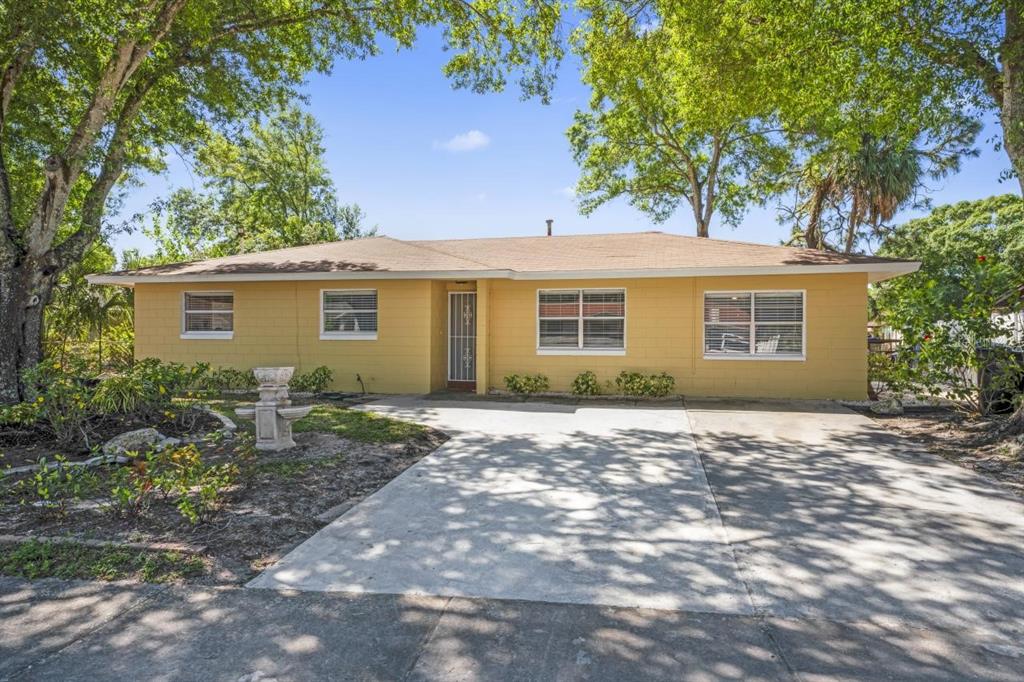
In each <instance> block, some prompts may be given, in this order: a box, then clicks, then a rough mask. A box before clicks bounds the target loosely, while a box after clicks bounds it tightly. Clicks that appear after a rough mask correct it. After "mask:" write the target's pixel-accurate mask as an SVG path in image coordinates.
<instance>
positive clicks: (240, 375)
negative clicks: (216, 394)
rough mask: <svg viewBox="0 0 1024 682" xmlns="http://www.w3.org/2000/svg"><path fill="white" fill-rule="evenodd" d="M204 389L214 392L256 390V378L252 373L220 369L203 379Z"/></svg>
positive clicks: (225, 368)
mask: <svg viewBox="0 0 1024 682" xmlns="http://www.w3.org/2000/svg"><path fill="white" fill-rule="evenodd" d="M201 385H202V387H203V388H206V389H209V390H212V391H244V390H249V389H254V388H256V385H257V384H256V377H255V375H253V373H252V371H251V370H250V371H244V370H240V369H235V368H234V367H220V368H218V369H215V370H212V371H210V372H208V373H207V374H206V376H205V377H204V378H203V382H202V384H201Z"/></svg>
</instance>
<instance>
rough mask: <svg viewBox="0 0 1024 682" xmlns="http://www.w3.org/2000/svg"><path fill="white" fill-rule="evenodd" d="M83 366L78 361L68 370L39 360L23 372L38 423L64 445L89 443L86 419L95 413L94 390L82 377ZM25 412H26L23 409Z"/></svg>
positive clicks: (83, 373) (57, 364)
mask: <svg viewBox="0 0 1024 682" xmlns="http://www.w3.org/2000/svg"><path fill="white" fill-rule="evenodd" d="M84 376H85V366H84V365H83V364H81V363H80V362H78V361H75V362H73V363H69V366H68V368H67V369H65V368H64V366H62V365H61V364H60V363H59V362H51V361H49V360H47V361H46V362H41V363H39V364H38V365H36V366H35V367H33V368H31V369H28V370H26V371H25V373H24V375H23V378H24V380H25V384H26V385H27V386H28V387H29V391H30V395H31V396H32V403H33V404H34V406H35V407H34V409H35V410H36V413H37V415H38V423H39V424H41V425H42V426H44V427H45V428H46V429H47V430H49V431H50V432H51V433H52V434H53V437H54V439H55V440H56V441H57V442H58V443H59V444H60V445H63V446H72V445H77V444H79V443H82V442H88V422H89V419H90V417H92V416H93V415H94V414H95V410H94V407H93V405H92V395H93V390H92V387H91V385H90V382H89V381H88V380H87V379H85V378H83V377H84ZM23 414H24V415H27V414H28V411H27V410H25V412H24V413H23Z"/></svg>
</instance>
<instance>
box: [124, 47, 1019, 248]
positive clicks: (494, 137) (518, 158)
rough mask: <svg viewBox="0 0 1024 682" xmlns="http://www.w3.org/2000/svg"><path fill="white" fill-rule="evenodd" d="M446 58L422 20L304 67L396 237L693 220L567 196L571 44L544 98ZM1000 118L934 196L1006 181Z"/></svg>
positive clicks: (354, 185) (584, 94)
mask: <svg viewBox="0 0 1024 682" xmlns="http://www.w3.org/2000/svg"><path fill="white" fill-rule="evenodd" d="M445 60H446V56H445V54H444V53H443V52H442V51H441V49H440V43H439V41H438V40H437V38H436V36H434V35H431V34H428V35H425V36H424V39H423V40H422V41H421V42H420V43H419V44H418V45H417V47H416V48H415V49H413V50H407V51H404V52H398V53H396V52H394V51H386V52H385V53H384V54H382V55H380V56H378V57H374V58H371V59H368V60H365V61H351V62H339V63H338V64H337V65H336V67H335V69H334V71H333V72H332V73H331V74H330V75H313V76H311V77H310V79H309V83H308V85H307V87H306V88H305V92H306V94H307V96H308V99H309V102H308V106H307V108H308V110H309V111H310V112H311V113H312V114H313V115H315V116H316V118H317V119H318V120H319V121H320V123H321V125H322V126H323V127H324V130H325V133H326V147H327V165H328V167H329V169H330V171H331V173H332V176H333V178H334V182H335V185H336V186H337V189H338V195H339V197H340V199H341V200H342V201H344V202H346V203H351V202H355V203H358V204H359V205H360V206H362V208H363V209H364V210H365V212H366V214H367V217H368V221H369V222H370V223H371V224H376V225H378V226H379V227H380V230H381V232H383V233H384V234H387V235H390V236H393V237H397V238H400V239H401V238H409V239H434V238H437V239H440V238H454V237H484V236H518V235H540V234H542V233H543V230H544V220H545V219H546V218H553V219H554V220H555V232H556V234H584V233H597V232H629V231H639V230H646V229H658V230H664V231H667V232H676V233H680V234H693V233H694V227H693V220H692V218H690V217H689V212H688V208H687V209H683V208H681V209H680V210H679V211H678V212H677V214H676V215H675V216H674V217H673V218H672V219H671V220H669V221H668V222H665V223H662V224H660V225H655V224H653V223H652V222H651V221H650V219H648V218H647V217H646V216H644V215H643V214H642V213H640V212H639V211H637V210H635V209H633V208H632V207H630V206H629V205H628V203H626V202H625V201H619V202H615V203H611V204H608V205H605V206H604V207H602V208H600V209H598V210H597V211H596V212H595V213H593V214H592V215H591V216H589V217H584V216H582V215H580V214H579V212H578V211H577V210H576V207H575V204H574V203H573V200H572V198H571V195H570V192H569V188H570V187H571V186H572V185H573V184H574V183H575V181H576V178H577V168H576V165H575V163H574V162H573V160H572V157H571V155H570V152H569V146H568V141H567V140H566V137H565V130H566V129H567V128H568V127H569V125H570V123H571V121H572V116H573V112H575V111H576V110H577V109H579V108H583V107H585V106H586V104H587V99H588V95H589V93H588V90H587V88H586V87H585V86H584V85H583V84H582V83H580V80H579V74H578V64H577V62H576V61H575V60H573V59H572V58H571V57H569V58H568V59H567V61H566V62H565V64H564V65H563V67H562V69H561V72H560V75H559V79H558V83H557V86H556V88H555V92H554V97H553V101H552V103H551V104H550V105H547V106H545V105H542V104H540V103H539V102H538V101H536V100H532V101H522V100H521V99H520V98H519V93H518V92H517V91H516V90H515V88H514V87H512V88H510V89H509V90H508V91H507V92H504V93H498V94H486V95H478V94H473V93H471V92H466V91H460V90H453V89H452V87H451V84H450V83H449V81H447V80H446V79H445V78H444V76H443V75H442V74H441V67H442V65H443V64H444V62H445ZM998 132H999V131H998V128H997V127H996V126H995V125H989V126H987V127H986V129H985V130H984V131H983V133H982V135H981V136H979V139H978V146H979V148H980V149H981V155H980V156H979V157H978V158H975V159H969V160H967V161H966V162H965V164H964V167H963V169H962V170H961V172H960V173H959V174H957V175H956V176H952V177H948V178H946V179H945V180H943V181H940V182H939V183H936V184H935V186H934V188H933V191H932V193H931V198H932V200H933V201H934V202H935V204H936V205H938V204H943V203H950V202H954V201H960V200H964V199H978V198H982V197H987V196H990V195H992V194H1000V193H1004V192H1014V191H1016V188H1017V184H1016V182H1015V181H1014V182H1003V183H999V181H998V178H999V174H1000V172H1001V171H1003V170H1004V169H1006V168H1007V167H1008V165H1009V163H1008V161H1007V159H1006V156H1005V154H1004V153H1002V152H996V151H994V150H993V149H992V144H991V141H990V140H991V139H992V138H993V137H998ZM193 184H196V185H197V184H198V179H197V178H193V177H192V176H191V174H190V173H189V172H188V169H187V168H186V166H185V165H184V164H182V163H181V162H180V161H177V160H173V159H172V163H171V166H170V169H169V170H168V172H167V173H166V174H164V175H163V176H156V177H149V178H146V179H145V182H144V184H143V186H142V187H141V188H139V189H138V190H135V191H133V192H132V194H131V196H130V197H129V198H128V200H127V202H126V205H125V207H124V210H123V215H130V214H131V213H133V212H136V211H142V210H144V209H145V208H146V206H147V205H148V204H149V203H150V202H151V201H152V200H153V199H154V198H156V197H158V196H160V195H161V193H166V192H168V191H169V188H170V187H180V186H193ZM913 215H914V213H913V212H907V213H906V214H905V215H903V216H900V217H901V218H902V219H906V218H909V217H912V216H913ZM711 234H712V237H718V238H722V239H738V240H743V241H753V242H761V243H769V244H771V243H778V241H779V240H780V239H782V238H783V237H785V236H786V228H784V227H782V226H780V225H779V224H778V222H777V220H776V217H775V210H774V209H773V208H771V207H768V208H765V209H753V210H751V211H750V212H749V213H748V214H747V216H746V218H745V220H744V221H743V222H742V224H741V225H740V226H739V227H737V228H735V229H733V228H729V227H725V226H721V225H719V226H713V228H712V232H711ZM114 245H115V248H116V249H117V250H118V251H120V250H122V249H124V248H127V247H138V248H140V249H142V251H143V253H147V252H149V251H150V250H151V247H150V245H149V244H148V242H147V239H146V238H145V237H144V236H143V235H141V234H139V233H135V234H127V235H120V236H118V237H117V238H116V239H115V241H114Z"/></svg>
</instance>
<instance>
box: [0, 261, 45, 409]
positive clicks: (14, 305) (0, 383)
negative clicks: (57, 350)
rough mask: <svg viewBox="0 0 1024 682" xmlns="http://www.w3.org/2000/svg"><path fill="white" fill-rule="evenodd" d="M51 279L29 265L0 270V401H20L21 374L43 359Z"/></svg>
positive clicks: (21, 388) (23, 394) (21, 389)
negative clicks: (45, 314) (44, 327)
mask: <svg viewBox="0 0 1024 682" xmlns="http://www.w3.org/2000/svg"><path fill="white" fill-rule="evenodd" d="M51 291H52V279H51V277H49V276H47V275H45V274H44V273H43V272H42V271H41V270H40V269H38V268H36V267H33V266H32V264H30V263H28V264H24V263H23V264H20V265H18V266H16V267H14V268H8V269H6V270H4V271H3V272H0V329H3V330H4V333H3V334H0V404H5V403H14V402H18V401H21V400H24V399H25V397H26V395H25V386H24V385H23V383H22V381H21V373H22V372H24V371H25V370H26V369H28V368H30V367H35V366H36V365H37V364H39V362H40V361H41V360H42V358H43V310H44V308H45V306H46V303H47V302H48V301H49V299H50V294H51Z"/></svg>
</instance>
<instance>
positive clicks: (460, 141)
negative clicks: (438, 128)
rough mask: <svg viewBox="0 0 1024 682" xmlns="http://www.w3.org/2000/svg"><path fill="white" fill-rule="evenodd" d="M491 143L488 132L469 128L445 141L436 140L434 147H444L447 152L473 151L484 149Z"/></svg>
mask: <svg viewBox="0 0 1024 682" xmlns="http://www.w3.org/2000/svg"><path fill="white" fill-rule="evenodd" d="M490 143H491V138H490V137H488V136H487V133H484V132H481V131H479V130H467V131H466V132H464V133H459V134H458V135H456V136H455V137H453V138H451V139H449V140H445V141H444V142H438V141H437V140H435V141H434V149H443V150H444V151H446V152H453V153H458V152H472V151H475V150H477V149H483V148H484V147H486V146H487V145H489V144H490Z"/></svg>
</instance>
